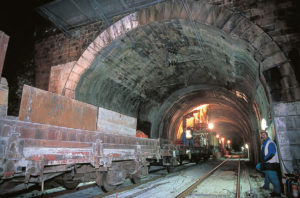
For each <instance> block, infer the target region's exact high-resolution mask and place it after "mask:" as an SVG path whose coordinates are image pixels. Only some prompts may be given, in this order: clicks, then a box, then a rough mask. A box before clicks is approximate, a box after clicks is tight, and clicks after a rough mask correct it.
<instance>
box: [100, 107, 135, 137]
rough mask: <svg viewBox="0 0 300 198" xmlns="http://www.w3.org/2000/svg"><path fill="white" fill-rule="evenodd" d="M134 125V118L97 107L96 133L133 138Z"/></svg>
mask: <svg viewBox="0 0 300 198" xmlns="http://www.w3.org/2000/svg"><path fill="white" fill-rule="evenodd" d="M136 125H137V119H136V118H133V117H130V116H126V115H123V114H120V113H117V112H114V111H111V110H108V109H104V108H101V107H99V110H98V122H97V131H101V132H105V133H110V134H119V135H130V136H135V135H136Z"/></svg>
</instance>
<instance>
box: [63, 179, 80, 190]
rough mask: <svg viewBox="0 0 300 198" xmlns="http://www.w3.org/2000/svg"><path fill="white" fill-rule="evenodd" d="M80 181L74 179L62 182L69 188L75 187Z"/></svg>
mask: <svg viewBox="0 0 300 198" xmlns="http://www.w3.org/2000/svg"><path fill="white" fill-rule="evenodd" d="M79 183H80V182H79V181H74V180H62V182H61V184H62V186H63V187H64V188H66V189H68V190H73V189H75V188H76V187H77V186H78V184H79Z"/></svg>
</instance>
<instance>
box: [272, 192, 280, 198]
mask: <svg viewBox="0 0 300 198" xmlns="http://www.w3.org/2000/svg"><path fill="white" fill-rule="evenodd" d="M270 196H271V197H281V194H280V193H274V192H272V193H270Z"/></svg>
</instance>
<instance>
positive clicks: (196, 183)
mask: <svg viewBox="0 0 300 198" xmlns="http://www.w3.org/2000/svg"><path fill="white" fill-rule="evenodd" d="M227 161H228V160H225V161H223V162H222V163H220V164H219V165H218V166H216V167H215V168H214V169H212V170H211V171H210V172H208V173H207V174H206V175H204V176H203V177H201V178H200V179H198V180H197V181H196V182H195V183H194V184H192V185H191V186H190V187H188V188H187V189H186V190H184V191H183V192H181V193H180V194H179V195H177V196H176V198H184V197H186V196H188V195H189V194H191V193H192V192H193V190H195V189H196V187H197V186H198V185H199V184H200V183H201V182H203V181H204V180H205V179H206V178H207V177H209V176H210V175H211V174H212V173H213V172H215V171H216V170H217V169H218V168H220V167H221V166H222V165H223V164H224V163H225V162H227Z"/></svg>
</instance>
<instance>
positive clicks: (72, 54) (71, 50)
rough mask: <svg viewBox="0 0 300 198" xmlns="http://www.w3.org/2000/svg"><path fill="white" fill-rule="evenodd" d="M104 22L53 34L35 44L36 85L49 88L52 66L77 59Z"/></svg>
mask: <svg viewBox="0 0 300 198" xmlns="http://www.w3.org/2000/svg"><path fill="white" fill-rule="evenodd" d="M103 27H104V26H103V25H102V23H96V24H91V25H88V26H83V27H81V28H79V29H74V30H72V31H70V34H71V35H70V36H68V35H64V34H63V33H60V34H57V35H51V36H49V37H47V38H44V39H42V40H40V41H38V42H36V44H35V51H36V52H35V65H36V87H38V88H41V89H44V90H48V83H49V77H50V71H51V66H55V65H61V64H65V63H68V62H71V61H76V60H77V59H78V58H79V57H80V55H81V54H82V53H83V51H84V50H85V49H86V48H87V47H88V45H89V44H90V43H91V42H92V41H93V40H94V39H95V38H96V37H97V35H98V34H99V32H100V31H101V30H102V29H103Z"/></svg>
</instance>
